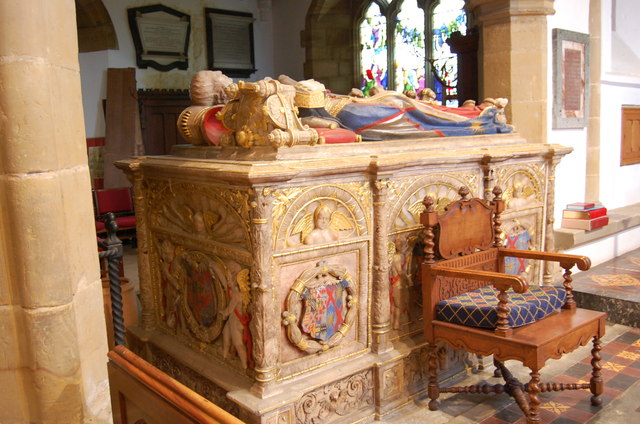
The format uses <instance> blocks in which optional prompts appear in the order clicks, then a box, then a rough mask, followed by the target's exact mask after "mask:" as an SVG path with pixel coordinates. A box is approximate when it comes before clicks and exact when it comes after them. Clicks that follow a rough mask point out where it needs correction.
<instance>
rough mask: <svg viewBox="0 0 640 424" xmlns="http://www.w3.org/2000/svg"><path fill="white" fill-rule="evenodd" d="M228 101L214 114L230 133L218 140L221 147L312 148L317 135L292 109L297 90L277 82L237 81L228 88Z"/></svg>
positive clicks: (293, 108)
mask: <svg viewBox="0 0 640 424" xmlns="http://www.w3.org/2000/svg"><path fill="white" fill-rule="evenodd" d="M227 93H228V94H229V97H230V98H231V101H229V103H227V104H226V105H225V107H224V108H223V109H222V111H220V112H219V114H218V115H217V117H218V119H219V120H220V121H221V122H222V124H223V125H224V127H225V128H227V129H228V130H231V131H233V133H232V134H225V135H224V136H223V137H222V139H221V144H222V145H224V146H240V147H245V148H247V147H252V146H274V147H280V146H293V145H295V144H310V145H314V144H316V143H317V142H318V141H319V136H318V133H317V132H316V131H315V130H314V129H312V128H309V127H308V126H306V125H303V124H302V122H301V121H300V119H299V118H298V115H297V113H296V109H295V106H294V97H295V95H296V90H295V88H294V87H292V86H290V85H286V84H281V83H280V82H279V81H276V80H267V79H264V80H261V81H258V82H255V83H253V82H244V81H240V82H238V84H231V85H230V86H228V87H227Z"/></svg>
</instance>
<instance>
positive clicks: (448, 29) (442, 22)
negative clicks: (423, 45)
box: [431, 0, 467, 106]
mask: <svg viewBox="0 0 640 424" xmlns="http://www.w3.org/2000/svg"><path fill="white" fill-rule="evenodd" d="M431 19H432V21H431V23H432V27H431V28H433V34H432V41H433V44H432V50H431V52H432V53H431V60H432V61H433V67H434V68H435V69H434V70H435V73H436V75H437V76H436V78H434V91H435V92H436V99H437V100H439V101H441V102H442V104H445V105H446V106H457V105H458V100H457V99H456V98H455V96H456V95H457V90H456V85H457V82H458V58H457V55H456V54H454V53H451V49H449V45H448V44H447V42H446V41H447V39H448V38H449V37H450V36H451V34H452V33H453V32H455V31H459V32H460V33H461V34H462V35H466V34H467V15H466V14H465V12H464V0H441V1H440V3H439V4H438V5H437V6H436V7H435V8H434V9H433V15H432V16H431Z"/></svg>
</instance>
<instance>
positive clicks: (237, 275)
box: [155, 237, 252, 369]
mask: <svg viewBox="0 0 640 424" xmlns="http://www.w3.org/2000/svg"><path fill="white" fill-rule="evenodd" d="M155 246H156V247H157V257H158V265H159V266H158V268H159V274H160V278H159V297H158V298H157V299H156V301H157V302H158V303H159V305H158V312H159V319H160V322H161V323H162V324H163V326H164V327H165V328H167V329H169V330H170V331H171V332H172V333H177V334H180V335H182V336H185V337H187V338H189V339H190V338H191V337H193V338H195V340H197V343H206V344H210V343H213V342H216V341H218V340H219V339H220V336H222V352H221V354H222V357H223V358H225V359H226V358H229V357H230V356H232V357H233V358H237V360H238V361H239V362H240V365H241V366H242V368H245V369H246V368H247V366H248V365H249V364H250V363H251V348H252V343H251V342H252V340H251V335H250V332H249V323H250V315H249V314H248V309H249V304H250V302H251V292H250V282H249V268H248V267H247V266H245V265H241V264H239V263H237V262H235V261H233V260H231V259H228V258H221V257H218V256H216V255H213V254H211V253H205V252H203V251H199V250H195V249H190V248H187V247H185V246H183V245H181V244H179V243H174V242H173V241H172V240H171V239H170V238H168V237H167V238H162V239H159V240H157V242H156V243H155ZM217 345H219V343H217ZM234 360H235V359H234Z"/></svg>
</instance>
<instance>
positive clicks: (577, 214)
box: [562, 206, 607, 219]
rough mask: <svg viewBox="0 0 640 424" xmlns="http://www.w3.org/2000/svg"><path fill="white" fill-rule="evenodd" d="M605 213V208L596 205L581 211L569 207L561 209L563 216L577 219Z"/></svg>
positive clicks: (594, 216) (590, 217) (596, 216)
mask: <svg viewBox="0 0 640 424" xmlns="http://www.w3.org/2000/svg"><path fill="white" fill-rule="evenodd" d="M606 214H607V208H605V207H604V206H596V207H595V208H591V209H586V210H583V211H576V210H571V209H565V210H563V211H562V217H563V218H577V219H593V218H598V217H600V216H605V215H606Z"/></svg>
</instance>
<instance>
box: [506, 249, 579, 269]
mask: <svg viewBox="0 0 640 424" xmlns="http://www.w3.org/2000/svg"><path fill="white" fill-rule="evenodd" d="M498 251H499V252H500V255H501V256H512V257H515V258H523V259H539V260H542V261H553V262H559V263H560V266H561V267H562V268H564V269H571V268H573V267H574V266H575V265H577V266H578V269H579V270H580V271H586V270H588V269H589V268H591V260H590V259H589V258H588V257H586V256H579V255H567V254H565V253H549V252H538V251H535V250H520V249H508V248H505V247H501V248H499V249H498Z"/></svg>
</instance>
